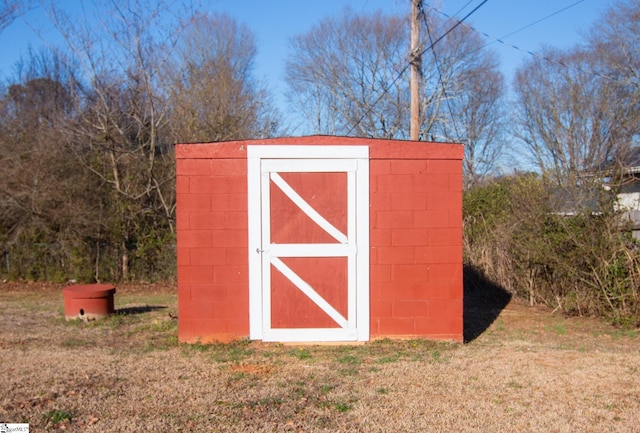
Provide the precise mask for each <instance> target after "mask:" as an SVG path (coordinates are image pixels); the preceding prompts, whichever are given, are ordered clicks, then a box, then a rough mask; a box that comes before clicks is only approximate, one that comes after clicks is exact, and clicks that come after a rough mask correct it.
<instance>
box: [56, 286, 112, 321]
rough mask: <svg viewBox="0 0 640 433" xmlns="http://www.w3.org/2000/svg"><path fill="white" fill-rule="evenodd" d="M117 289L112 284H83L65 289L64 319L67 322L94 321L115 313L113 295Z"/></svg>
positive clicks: (63, 292) (63, 293) (63, 291)
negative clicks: (78, 320) (75, 320)
mask: <svg viewBox="0 0 640 433" xmlns="http://www.w3.org/2000/svg"><path fill="white" fill-rule="evenodd" d="M115 293H116V288H115V287H114V286H113V285H111V284H83V285H77V286H69V287H65V288H64V289H63V290H62V295H63V297H64V317H65V319H66V320H74V319H82V320H94V319H101V318H103V317H107V316H108V315H109V314H113V313H114V312H115V308H114V301H113V295H114V294H115Z"/></svg>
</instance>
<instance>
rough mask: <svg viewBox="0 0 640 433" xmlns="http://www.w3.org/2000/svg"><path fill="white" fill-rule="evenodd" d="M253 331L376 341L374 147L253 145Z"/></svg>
mask: <svg viewBox="0 0 640 433" xmlns="http://www.w3.org/2000/svg"><path fill="white" fill-rule="evenodd" d="M247 151H248V153H247V157H248V188H249V193H248V196H249V203H248V205H249V208H248V212H249V284H250V287H249V300H250V311H249V322H250V337H251V338H252V339H259V340H264V341H282V342H311V341H318V342H321V341H367V340H368V339H369V149H368V147H367V146H249V147H248V149H247Z"/></svg>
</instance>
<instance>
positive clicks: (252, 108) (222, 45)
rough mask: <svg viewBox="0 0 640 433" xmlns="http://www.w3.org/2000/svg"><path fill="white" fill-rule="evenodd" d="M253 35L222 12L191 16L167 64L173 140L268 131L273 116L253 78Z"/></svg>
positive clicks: (275, 117) (226, 137) (225, 137)
mask: <svg viewBox="0 0 640 433" xmlns="http://www.w3.org/2000/svg"><path fill="white" fill-rule="evenodd" d="M255 56H256V43H255V38H254V36H253V33H252V32H251V31H250V30H249V29H248V28H247V27H246V26H244V25H241V24H239V23H238V22H236V21H235V20H234V19H233V18H231V17H229V16H227V15H219V14H214V15H202V14H198V15H195V16H194V17H193V18H192V19H191V21H190V24H189V27H188V29H187V30H186V31H185V32H184V33H183V34H182V37H181V38H180V40H179V41H178V43H177V47H176V55H175V56H174V60H173V61H172V62H171V63H170V64H168V66H169V68H168V74H167V75H168V77H169V80H168V84H169V90H168V94H169V100H170V104H171V130H172V134H173V137H174V139H175V141H178V142H194V141H220V140H230V139H243V138H261V137H265V136H269V135H271V134H272V133H273V132H274V131H272V127H275V126H276V125H277V123H278V114H277V113H276V111H275V110H274V109H273V107H272V106H271V104H270V96H269V94H268V92H267V90H266V88H265V87H264V86H263V85H262V84H261V83H260V82H258V81H257V80H256V79H255V78H254V77H253V67H254V61H255Z"/></svg>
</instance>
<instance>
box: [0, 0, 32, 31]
mask: <svg viewBox="0 0 640 433" xmlns="http://www.w3.org/2000/svg"><path fill="white" fill-rule="evenodd" d="M30 3H31V2H29V1H24V0H1V1H0V32H2V31H3V30H4V29H6V28H7V27H9V25H11V23H12V22H14V21H15V20H16V18H18V17H19V16H20V15H22V14H23V13H25V12H26V11H27V10H28V9H29V8H30Z"/></svg>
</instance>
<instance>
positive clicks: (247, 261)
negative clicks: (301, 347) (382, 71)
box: [176, 136, 463, 343]
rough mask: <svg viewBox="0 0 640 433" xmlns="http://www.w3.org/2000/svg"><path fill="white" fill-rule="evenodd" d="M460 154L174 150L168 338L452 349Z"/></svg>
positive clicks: (305, 142) (458, 308)
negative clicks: (396, 340) (172, 328)
mask: <svg viewBox="0 0 640 433" xmlns="http://www.w3.org/2000/svg"><path fill="white" fill-rule="evenodd" d="M462 157H463V147H462V145H459V144H449V143H428V142H412V141H397V140H381V139H365V138H348V137H334V136H309V137H297V138H274V139H265V140H245V141H231V142H222V143H205V144H179V145H177V146H176V163H177V170H176V174H177V188H176V189H177V232H178V310H179V311H178V315H179V319H178V320H179V338H180V341H186V342H195V341H200V342H203V343H205V342H209V341H214V340H218V341H226V340H230V339H235V338H246V337H249V338H251V339H255V340H264V341H282V342H323V341H368V340H370V339H372V338H382V337H423V338H430V339H446V340H457V341H462V338H463V329H462V294H463V290H462Z"/></svg>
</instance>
